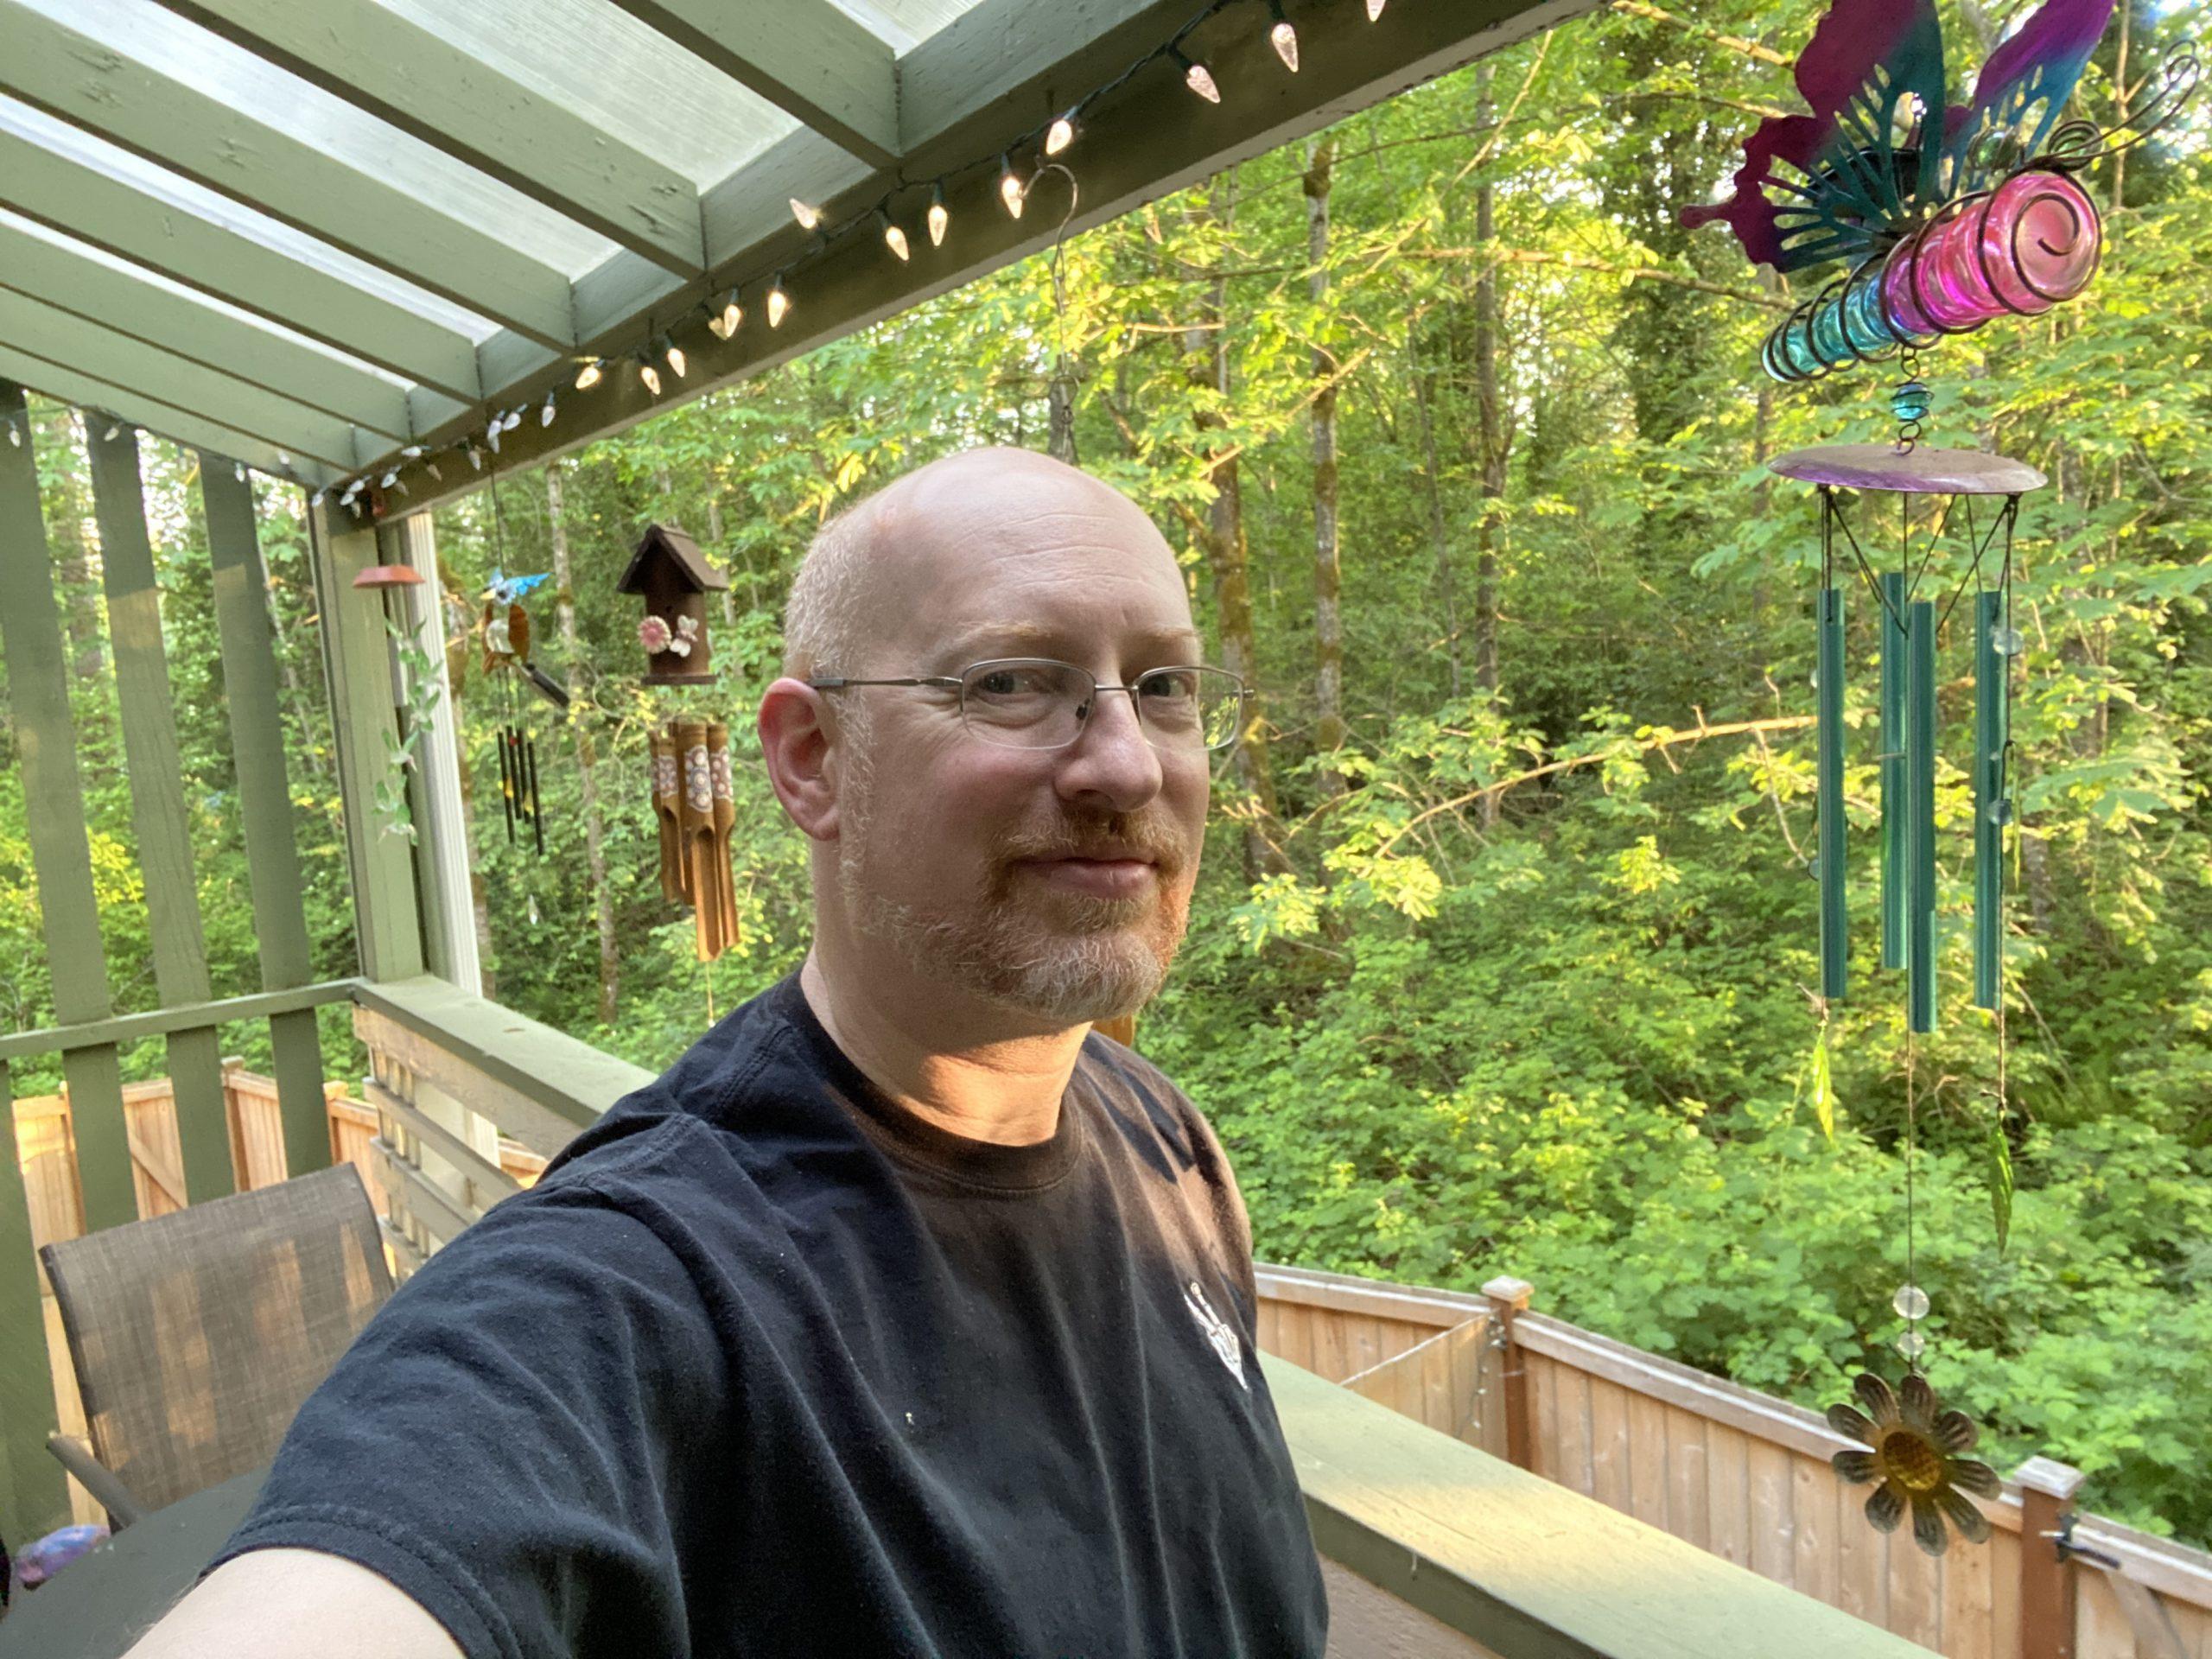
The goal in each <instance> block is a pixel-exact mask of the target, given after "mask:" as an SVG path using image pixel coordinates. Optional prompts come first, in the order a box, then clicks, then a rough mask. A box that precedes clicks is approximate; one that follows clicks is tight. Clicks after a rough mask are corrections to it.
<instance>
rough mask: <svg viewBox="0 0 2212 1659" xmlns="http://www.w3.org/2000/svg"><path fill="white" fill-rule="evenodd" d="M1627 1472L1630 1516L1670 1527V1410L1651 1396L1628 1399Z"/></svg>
mask: <svg viewBox="0 0 2212 1659" xmlns="http://www.w3.org/2000/svg"><path fill="white" fill-rule="evenodd" d="M1628 1469H1629V1479H1628V1510H1629V1513H1630V1515H1632V1516H1635V1517H1636V1518H1637V1520H1639V1521H1641V1522H1644V1524H1646V1525H1647V1526H1653V1527H1665V1526H1667V1525H1668V1514H1667V1489H1668V1484H1669V1482H1668V1478H1667V1408H1666V1407H1665V1406H1663V1405H1662V1404H1661V1403H1660V1402H1658V1401H1656V1400H1654V1399H1652V1398H1651V1397H1650V1395H1643V1394H1630V1395H1629V1396H1628Z"/></svg>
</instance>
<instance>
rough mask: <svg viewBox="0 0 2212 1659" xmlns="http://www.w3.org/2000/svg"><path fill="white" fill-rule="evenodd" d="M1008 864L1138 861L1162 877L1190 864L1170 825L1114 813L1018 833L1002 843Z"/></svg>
mask: <svg viewBox="0 0 2212 1659" xmlns="http://www.w3.org/2000/svg"><path fill="white" fill-rule="evenodd" d="M1001 855H1002V856H1003V857H1004V858H1005V859H1006V861H1007V862H1008V863H1016V862H1019V861H1021V860H1024V859H1031V858H1099V859H1106V858H1141V859H1147V860H1149V861H1151V862H1152V863H1153V864H1154V865H1156V866H1157V867H1158V868H1159V869H1160V874H1162V875H1163V876H1166V875H1175V874H1179V873H1180V872H1181V870H1182V868H1183V866H1184V865H1185V863H1187V862H1188V861H1189V855H1190V849H1188V848H1187V847H1185V844H1184V838H1183V837H1182V836H1180V835H1179V834H1178V833H1177V831H1176V829H1175V828H1174V827H1173V825H1172V824H1170V823H1166V822H1163V821H1162V820H1161V819H1160V818H1157V817H1125V816H1122V815H1119V814H1116V815H1115V816H1113V817H1104V818H1097V819H1093V820H1090V822H1088V823H1066V824H1062V825H1060V826H1059V827H1058V829H1053V830H1039V831H1026V832H1017V833H1015V834H1014V835H1011V836H1007V838H1006V840H1005V841H1004V842H1002V843H1001Z"/></svg>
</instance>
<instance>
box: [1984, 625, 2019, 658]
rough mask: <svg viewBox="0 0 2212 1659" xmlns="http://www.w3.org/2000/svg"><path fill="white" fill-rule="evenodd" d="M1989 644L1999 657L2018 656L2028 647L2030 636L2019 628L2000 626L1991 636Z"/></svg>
mask: <svg viewBox="0 0 2212 1659" xmlns="http://www.w3.org/2000/svg"><path fill="white" fill-rule="evenodd" d="M1989 644H1990V648H1991V649H1992V650H1993V651H1995V652H1996V653H1997V654H1998V655H1999V657H2018V655H2019V654H2020V653H2021V652H2024V651H2025V650H2026V649H2027V648H2028V636H2027V635H2025V634H2024V633H2022V632H2020V631H2019V630H2018V628H1999V629H1997V630H1996V631H1995V632H1993V633H1992V634H1991V635H1990V636H1989Z"/></svg>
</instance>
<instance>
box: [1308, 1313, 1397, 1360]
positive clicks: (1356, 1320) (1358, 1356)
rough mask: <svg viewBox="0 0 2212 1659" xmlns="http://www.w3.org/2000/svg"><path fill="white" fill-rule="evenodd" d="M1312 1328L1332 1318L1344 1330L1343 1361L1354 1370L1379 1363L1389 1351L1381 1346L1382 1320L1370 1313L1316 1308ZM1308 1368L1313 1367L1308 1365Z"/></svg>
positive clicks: (1387, 1355)
mask: <svg viewBox="0 0 2212 1659" xmlns="http://www.w3.org/2000/svg"><path fill="white" fill-rule="evenodd" d="M1324 1319H1335V1320H1336V1321H1337V1322H1338V1326H1339V1328H1340V1329H1341V1330H1342V1331H1343V1332H1344V1363H1345V1364H1347V1365H1349V1366H1351V1368H1352V1370H1355V1371H1363V1370H1367V1369H1368V1367H1370V1365H1380V1364H1381V1363H1383V1361H1384V1360H1385V1359H1386V1358H1388V1357H1389V1353H1388V1351H1386V1350H1385V1349H1384V1348H1383V1321H1382V1320H1381V1319H1376V1317H1375V1316H1374V1315H1373V1314H1371V1313H1336V1314H1331V1313H1325V1312H1323V1311H1322V1310H1320V1309H1319V1308H1317V1309H1315V1310H1314V1312H1313V1321H1314V1329H1315V1330H1317V1331H1318V1330H1319V1328H1320V1325H1321V1321H1322V1320H1324ZM1307 1369H1308V1370H1312V1369H1313V1368H1312V1367H1311V1366H1308V1367H1307Z"/></svg>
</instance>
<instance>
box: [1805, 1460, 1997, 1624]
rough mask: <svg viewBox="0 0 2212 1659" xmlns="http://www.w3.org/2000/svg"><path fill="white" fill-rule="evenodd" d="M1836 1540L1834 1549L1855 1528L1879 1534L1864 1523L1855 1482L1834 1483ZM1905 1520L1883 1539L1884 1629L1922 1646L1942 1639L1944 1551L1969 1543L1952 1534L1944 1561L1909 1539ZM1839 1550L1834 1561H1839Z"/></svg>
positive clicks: (1862, 1504) (1862, 1498)
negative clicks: (1886, 1605)
mask: <svg viewBox="0 0 2212 1659" xmlns="http://www.w3.org/2000/svg"><path fill="white" fill-rule="evenodd" d="M1836 1487H1837V1492H1836V1503H1837V1510H1838V1514H1837V1526H1838V1533H1837V1544H1838V1547H1839V1551H1840V1550H1841V1548H1843V1547H1844V1544H1845V1541H1846V1540H1847V1539H1850V1538H1852V1535H1854V1534H1858V1533H1866V1534H1870V1535H1872V1536H1874V1537H1876V1538H1880V1537H1881V1535H1880V1534H1879V1533H1878V1532H1875V1531H1874V1529H1873V1528H1872V1526H1871V1525H1869V1524H1868V1523H1867V1520H1866V1509H1865V1504H1866V1491H1865V1489H1863V1488H1861V1487H1857V1486H1846V1485H1844V1484H1843V1483H1842V1482H1840V1481H1838V1482H1837V1483H1836ZM1911 1527H1912V1523H1911V1522H1910V1521H1909V1520H1908V1521H1907V1522H1905V1524H1904V1527H1902V1528H1900V1529H1898V1530H1897V1532H1896V1533H1894V1534H1892V1535H1891V1536H1890V1537H1889V1538H1888V1539H1886V1540H1885V1543H1886V1544H1887V1545H1888V1554H1889V1616H1888V1618H1887V1620H1886V1621H1885V1622H1886V1623H1887V1624H1888V1626H1889V1628H1890V1629H1891V1630H1893V1631H1895V1632H1896V1633H1897V1635H1899V1636H1901V1637H1904V1638H1905V1640H1907V1641H1908V1642H1917V1643H1920V1644H1921V1645H1922V1646H1923V1647H1929V1648H1932V1647H1936V1646H1937V1645H1938V1644H1940V1643H1942V1640H1943V1573H1944V1572H1945V1570H1946V1569H1947V1567H1948V1565H1949V1560H1950V1556H1951V1555H1952V1554H1959V1553H1962V1552H1964V1551H1967V1550H1968V1549H1970V1548H1973V1547H1972V1546H1971V1545H1967V1544H1961V1543H1960V1542H1958V1541H1956V1540H1955V1539H1954V1540H1953V1541H1952V1544H1951V1548H1950V1550H1949V1551H1948V1552H1947V1553H1946V1554H1945V1558H1944V1560H1941V1561H1938V1560H1936V1558H1935V1557H1934V1556H1932V1555H1929V1554H1928V1553H1927V1552H1926V1551H1924V1550H1923V1549H1922V1548H1920V1547H1919V1546H1918V1545H1916V1544H1915V1543H1914V1542H1913V1541H1912V1537H1911ZM1840 1560H1841V1557H1840V1554H1839V1566H1840Z"/></svg>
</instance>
